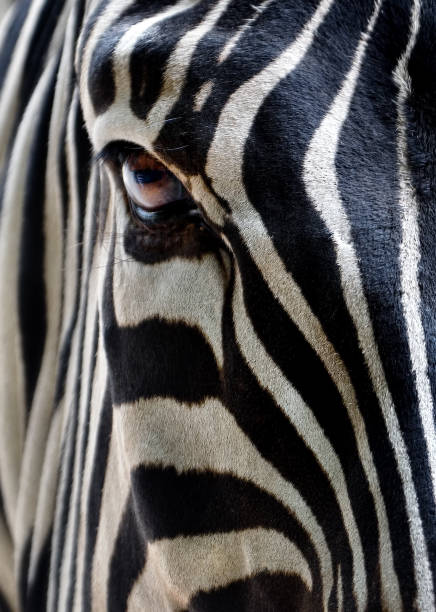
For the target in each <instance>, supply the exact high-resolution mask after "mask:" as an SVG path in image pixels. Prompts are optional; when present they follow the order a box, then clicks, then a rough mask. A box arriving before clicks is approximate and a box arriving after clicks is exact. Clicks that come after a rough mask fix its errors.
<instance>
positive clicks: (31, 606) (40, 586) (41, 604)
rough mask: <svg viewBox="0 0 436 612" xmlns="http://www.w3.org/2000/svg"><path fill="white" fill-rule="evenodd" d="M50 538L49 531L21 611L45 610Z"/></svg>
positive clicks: (38, 611) (41, 611)
mask: <svg viewBox="0 0 436 612" xmlns="http://www.w3.org/2000/svg"><path fill="white" fill-rule="evenodd" d="M51 538H52V532H51V531H50V533H49V534H48V536H47V538H46V540H45V542H44V546H43V547H42V549H41V551H40V554H39V557H38V561H37V565H36V571H35V573H34V577H33V580H32V581H31V582H30V583H29V585H28V588H27V599H26V606H23V608H22V609H23V611H24V610H25V611H26V612H45V610H47V599H48V583H49V576H50V555H51Z"/></svg>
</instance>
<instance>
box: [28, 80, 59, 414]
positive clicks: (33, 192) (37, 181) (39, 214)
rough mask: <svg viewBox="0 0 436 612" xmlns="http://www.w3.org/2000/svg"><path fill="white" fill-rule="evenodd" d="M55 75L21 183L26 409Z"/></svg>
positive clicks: (35, 349) (40, 299) (40, 320)
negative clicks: (22, 183) (23, 189)
mask: <svg viewBox="0 0 436 612" xmlns="http://www.w3.org/2000/svg"><path fill="white" fill-rule="evenodd" d="M56 72H57V71H53V73H52V75H51V81H50V83H49V86H48V88H47V90H46V92H45V94H44V98H43V100H42V101H41V105H40V108H41V115H40V116H39V118H38V127H37V129H36V131H35V135H34V139H33V142H32V146H31V147H30V153H29V157H28V159H27V160H25V162H24V163H26V164H27V166H26V167H25V172H24V173H23V182H24V186H25V195H24V200H23V213H22V226H21V242H20V259H19V272H18V311H19V324H20V335H21V344H22V352H23V361H24V366H25V376H26V405H27V409H28V410H29V409H30V406H31V403H32V399H33V393H34V390H35V387H36V382H37V379H38V374H39V370H40V367H41V361H42V356H43V351H44V344H45V336H46V331H47V313H46V298H45V281H44V252H45V240H46V239H47V238H48V239H49V237H46V236H45V235H44V223H45V178H46V166H47V164H46V162H47V151H48V132H49V127H50V116H51V111H52V104H53V96H54V88H55V82H56Z"/></svg>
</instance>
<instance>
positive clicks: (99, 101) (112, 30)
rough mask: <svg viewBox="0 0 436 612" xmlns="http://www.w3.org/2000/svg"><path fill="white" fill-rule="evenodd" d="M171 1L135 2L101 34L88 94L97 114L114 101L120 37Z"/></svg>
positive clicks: (93, 56) (90, 72)
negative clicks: (114, 59)
mask: <svg viewBox="0 0 436 612" xmlns="http://www.w3.org/2000/svg"><path fill="white" fill-rule="evenodd" d="M171 4H173V2H172V1H171V0H149V1H148V2H147V3H146V5H144V3H143V2H142V1H140V0H139V1H137V2H133V4H131V5H130V6H129V8H128V9H126V11H124V12H123V13H122V14H121V15H120V17H118V18H117V19H116V21H115V22H114V23H113V24H112V26H109V27H108V28H106V30H105V31H104V33H103V35H102V36H101V37H100V39H99V40H98V42H97V44H96V46H95V49H94V52H93V54H92V58H91V61H90V65H89V72H88V90H89V95H90V97H91V102H92V105H93V106H94V111H95V113H96V114H97V115H100V114H101V113H104V112H105V110H107V109H108V108H109V106H110V105H111V104H112V103H113V102H114V100H115V83H114V78H113V59H112V53H113V51H114V49H115V47H116V45H117V44H118V42H119V40H120V39H121V37H122V36H123V34H125V32H126V31H127V30H128V29H129V28H130V27H131V26H132V25H134V24H135V23H137V22H139V21H141V20H142V19H144V18H146V17H151V16H152V15H154V14H155V13H157V12H158V11H159V10H163V9H164V8H165V7H166V6H170V5H171ZM97 10H99V9H97Z"/></svg>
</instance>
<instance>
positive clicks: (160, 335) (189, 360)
mask: <svg viewBox="0 0 436 612" xmlns="http://www.w3.org/2000/svg"><path fill="white" fill-rule="evenodd" d="M114 265H117V264H116V263H114V262H113V259H112V263H111V264H108V274H107V276H106V283H105V291H104V301H103V307H102V309H103V321H104V342H105V351H106V355H107V358H108V364H109V369H110V373H111V376H110V383H111V393H112V398H113V401H114V403H115V404H122V403H128V402H132V401H135V400H137V399H138V398H140V397H142V398H147V397H152V396H155V395H162V396H173V397H176V398H177V399H179V400H180V401H186V402H200V401H201V400H203V399H204V398H207V397H214V396H218V395H219V394H220V374H219V371H218V366H217V364H216V361H215V356H214V354H213V352H212V349H211V347H210V346H209V344H208V343H207V341H206V339H205V338H204V336H203V335H202V333H201V332H200V330H199V329H197V328H195V327H190V326H188V325H186V324H184V323H182V322H177V323H169V322H167V321H164V320H162V319H160V318H153V319H149V320H145V321H143V322H142V323H140V324H138V325H136V326H131V327H119V326H118V324H117V321H116V317H115V312H114V305H113V290H112V284H113V277H112V271H113V266H114Z"/></svg>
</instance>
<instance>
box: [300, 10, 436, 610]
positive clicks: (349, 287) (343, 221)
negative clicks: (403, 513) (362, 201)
mask: <svg viewBox="0 0 436 612" xmlns="http://www.w3.org/2000/svg"><path fill="white" fill-rule="evenodd" d="M381 4H382V2H381V0H378V1H377V2H376V4H375V10H374V13H373V15H372V17H371V20H370V23H369V25H368V30H367V33H366V35H364V36H363V37H362V39H361V41H360V43H359V46H358V48H357V51H356V54H355V56H354V59H353V65H352V67H351V69H350V71H349V73H348V74H347V76H346V78H345V80H344V83H343V85H342V87H341V89H340V91H339V93H338V94H337V96H336V98H335V100H334V102H333V104H332V105H331V107H330V110H329V112H328V113H327V115H326V116H325V118H324V120H323V121H322V123H321V125H320V127H319V128H318V130H317V132H316V133H315V135H314V137H313V139H312V141H311V143H310V145H309V148H308V151H307V154H306V158H305V163H304V181H305V184H306V189H307V192H308V194H309V196H310V198H311V200H312V202H313V204H314V206H315V208H316V210H317V211H318V212H319V213H320V215H321V217H322V219H323V220H324V222H325V224H326V226H327V227H328V228H329V230H330V232H331V235H332V237H333V241H334V243H335V248H336V255H337V262H338V266H339V270H340V274H341V280H342V288H343V292H344V298H345V301H346V304H347V307H348V310H349V312H350V315H351V317H352V319H353V322H354V325H355V327H356V330H357V334H358V338H359V345H360V348H361V350H362V353H363V355H364V357H365V361H366V364H367V366H368V371H369V373H370V376H371V380H372V383H373V386H374V389H375V391H376V394H377V397H378V400H379V403H380V406H381V408H382V412H383V416H384V419H385V422H386V426H387V430H388V432H389V438H390V441H391V444H392V447H393V449H394V452H395V456H396V459H397V464H398V468H399V472H400V475H401V479H402V482H403V487H404V493H405V498H406V505H407V511H408V515H409V524H410V529H411V532H412V541H413V553H414V560H415V571H416V574H417V578H418V577H419V576H421V578H420V579H419V580H418V589H419V593H421V590H422V589H424V591H425V592H426V593H427V595H428V594H429V593H432V587H431V584H432V582H431V574H430V570H429V565H428V557H427V546H426V543H425V539H424V534H423V531H422V524H421V518H420V515H419V507H418V501H417V498H416V492H415V488H414V484H413V479H412V472H411V468H410V463H409V457H408V454H407V448H406V445H405V443H404V440H403V437H402V434H401V430H400V426H399V423H398V419H397V415H396V413H395V407H394V405H393V401H392V398H391V395H390V392H389V388H388V385H387V382H386V377H385V373H384V370H383V365H382V363H381V359H380V355H379V353H378V349H377V345H376V341H375V338H374V332H373V328H372V323H371V317H370V314H369V308H368V303H367V301H366V297H365V293H364V290H363V286H362V279H361V276H360V270H359V263H358V259H357V255H356V252H355V250H354V246H353V240H352V235H351V227H350V223H349V221H348V218H347V216H346V212H345V209H344V207H343V204H342V200H341V196H340V193H339V190H338V185H337V177H336V169H335V156H336V151H337V145H338V141H339V137H340V133H341V129H342V126H343V124H344V121H345V120H346V117H347V114H348V111H349V107H350V103H351V100H352V96H353V93H354V90H355V87H356V83H357V79H358V76H359V71H360V68H361V65H362V62H363V58H364V54H365V50H366V46H367V42H368V37H369V36H370V34H371V32H372V30H373V27H374V25H375V21H376V19H377V16H378V14H379V11H380V8H381ZM320 177H322V180H320ZM380 536H381V538H383V537H384V536H385V534H384V533H381V534H380ZM386 552H387V550H386V549H385V548H384V546H383V545H382V542H380V556H381V559H382V562H381V564H380V571H381V577H382V593H383V597H384V599H385V600H386V601H389V602H391V601H393V602H397V601H401V600H399V597H400V594H399V592H398V590H397V584H395V583H394V582H392V576H393V575H394V574H393V573H392V571H393V569H392V570H391V567H392V565H391V559H390V558H389V557H390V555H389V557H387V555H386ZM419 599H420V601H422V598H421V595H420V596H419ZM429 601H430V603H429ZM432 601H433V600H432V598H430V600H429V599H427V601H426V603H425V605H424V602H423V603H422V605H423V606H424V607H422V610H430V609H433V603H432Z"/></svg>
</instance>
